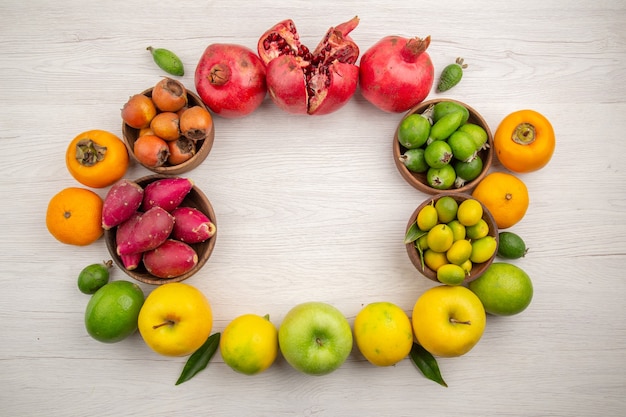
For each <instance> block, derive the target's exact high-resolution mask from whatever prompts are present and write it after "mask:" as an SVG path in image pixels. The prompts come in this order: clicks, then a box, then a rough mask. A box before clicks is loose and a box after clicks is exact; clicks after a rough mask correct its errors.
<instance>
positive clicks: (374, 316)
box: [354, 302, 413, 366]
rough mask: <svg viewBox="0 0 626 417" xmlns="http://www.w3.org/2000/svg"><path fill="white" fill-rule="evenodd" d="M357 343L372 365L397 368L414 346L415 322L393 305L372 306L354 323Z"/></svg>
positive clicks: (387, 303)
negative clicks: (397, 364)
mask: <svg viewBox="0 0 626 417" xmlns="http://www.w3.org/2000/svg"><path fill="white" fill-rule="evenodd" d="M354 341H355V343H356V345H357V347H358V348H359V351H360V352H361V353H362V354H363V356H365V359H367V360H368V361H369V362H370V363H372V364H374V365H376V366H390V365H395V364H396V363H398V362H400V361H401V360H402V359H404V358H406V356H407V355H408V354H409V352H410V351H411V347H412V346H413V329H412V325H411V320H410V319H409V317H408V316H407V315H406V313H405V312H404V310H402V309H401V308H400V307H398V306H397V305H395V304H393V303H389V302H374V303H370V304H368V305H366V306H365V307H363V309H362V310H361V311H360V312H359V313H358V314H357V316H356V318H355V319H354Z"/></svg>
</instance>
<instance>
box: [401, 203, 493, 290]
mask: <svg viewBox="0 0 626 417" xmlns="http://www.w3.org/2000/svg"><path fill="white" fill-rule="evenodd" d="M404 243H405V245H406V251H407V254H408V256H409V259H410V260H411V263H412V264H413V266H415V268H416V269H417V270H418V271H419V272H420V273H421V274H422V275H423V276H425V277H426V278H428V279H431V280H433V281H436V282H440V283H443V284H447V285H461V284H464V283H468V282H470V281H473V280H475V279H476V278H478V277H479V276H481V275H482V274H483V273H484V272H485V270H486V269H487V268H488V267H489V265H491V263H492V262H493V260H494V258H495V257H496V254H497V251H498V244H499V235H498V226H497V225H496V222H495V220H494V218H493V216H492V215H491V213H490V212H489V210H488V209H487V207H485V206H484V205H483V204H482V203H481V202H480V201H478V200H476V199H475V198H473V197H472V196H471V195H469V194H464V193H450V192H442V193H439V194H436V195H434V196H432V197H430V198H428V199H426V200H424V201H423V202H422V203H421V204H420V205H419V206H418V207H417V208H416V209H415V211H414V212H413V214H411V217H410V218H409V221H408V223H407V226H406V231H405V236H404Z"/></svg>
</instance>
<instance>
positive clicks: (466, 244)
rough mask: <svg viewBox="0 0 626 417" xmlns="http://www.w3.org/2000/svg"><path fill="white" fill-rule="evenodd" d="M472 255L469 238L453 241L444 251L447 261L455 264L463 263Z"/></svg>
mask: <svg viewBox="0 0 626 417" xmlns="http://www.w3.org/2000/svg"><path fill="white" fill-rule="evenodd" d="M471 255H472V244H471V243H470V241H469V240H465V239H461V240H457V241H455V242H454V243H453V244H452V246H450V249H448V251H447V252H446V258H448V261H449V262H450V263H452V264H455V265H463V264H464V263H465V261H467V260H468V259H469V258H470V256H471Z"/></svg>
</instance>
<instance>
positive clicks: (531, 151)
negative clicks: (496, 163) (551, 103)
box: [493, 110, 556, 173]
mask: <svg viewBox="0 0 626 417" xmlns="http://www.w3.org/2000/svg"><path fill="white" fill-rule="evenodd" d="M493 146H494V149H495V152H496V155H497V156H498V159H499V160H500V162H501V163H502V165H504V166H505V167H506V168H508V169H510V170H511V171H513V172H520V173H521V172H532V171H537V170H539V169H541V168H543V167H544V166H546V165H547V164H548V162H550V159H551V158H552V154H553V153H554V148H555V146H556V139H555V136H554V129H553V128H552V124H551V123H550V121H549V120H548V119H547V118H546V117H545V116H544V115H542V114H541V113H539V112H536V111H534V110H518V111H515V112H513V113H510V114H508V115H507V116H506V117H505V118H504V119H503V120H502V121H501V122H500V125H499V126H498V129H496V133H495V134H494V137H493Z"/></svg>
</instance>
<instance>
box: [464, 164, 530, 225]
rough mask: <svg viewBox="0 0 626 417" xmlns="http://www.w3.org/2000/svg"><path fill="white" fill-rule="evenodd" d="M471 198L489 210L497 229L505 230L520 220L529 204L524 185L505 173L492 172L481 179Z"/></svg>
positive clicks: (526, 189)
mask: <svg viewBox="0 0 626 417" xmlns="http://www.w3.org/2000/svg"><path fill="white" fill-rule="evenodd" d="M472 197H474V198H476V199H477V200H478V201H480V202H481V203H483V204H484V205H485V206H486V207H487V209H489V211H490V212H491V215H492V216H493V218H494V220H495V221H496V224H497V225H498V228H499V229H507V228H509V227H511V226H513V225H514V224H516V223H517V222H519V221H520V220H522V218H523V217H524V215H525V214H526V210H527V209H528V203H529V198H528V188H526V184H524V182H523V181H522V180H520V179H519V178H517V177H516V176H514V175H512V174H509V173H505V172H492V173H491V174H489V175H487V176H486V177H485V178H483V180H482V181H481V182H480V183H478V185H477V186H476V188H475V189H474V192H473V193H472Z"/></svg>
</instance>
